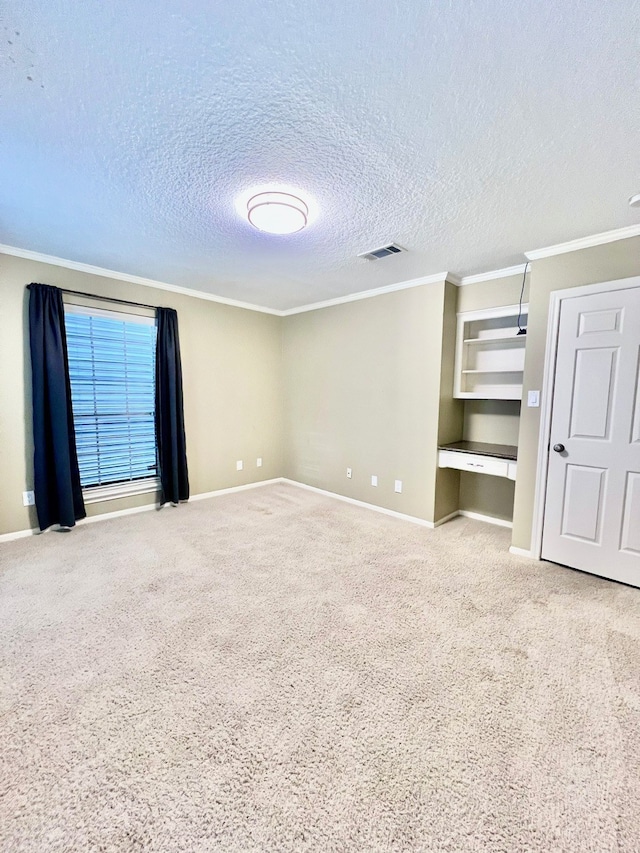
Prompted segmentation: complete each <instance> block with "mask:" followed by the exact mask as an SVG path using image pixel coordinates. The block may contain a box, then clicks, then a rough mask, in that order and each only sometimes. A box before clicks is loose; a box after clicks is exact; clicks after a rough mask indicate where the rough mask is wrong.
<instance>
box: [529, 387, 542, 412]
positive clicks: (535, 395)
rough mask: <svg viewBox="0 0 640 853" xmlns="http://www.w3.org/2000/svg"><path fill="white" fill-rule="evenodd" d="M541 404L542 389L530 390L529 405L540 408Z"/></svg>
mask: <svg viewBox="0 0 640 853" xmlns="http://www.w3.org/2000/svg"><path fill="white" fill-rule="evenodd" d="M539 405H540V391H529V393H528V394H527V406H529V407H530V408H532V409H535V408H538V406H539Z"/></svg>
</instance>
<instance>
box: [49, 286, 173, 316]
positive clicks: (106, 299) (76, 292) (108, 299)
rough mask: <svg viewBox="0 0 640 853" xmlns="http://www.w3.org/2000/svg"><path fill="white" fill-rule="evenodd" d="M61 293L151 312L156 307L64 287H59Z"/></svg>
mask: <svg viewBox="0 0 640 853" xmlns="http://www.w3.org/2000/svg"><path fill="white" fill-rule="evenodd" d="M60 290H61V291H62V292H63V293H72V294H73V295H74V296H86V297H87V298H88V299H100V300H102V301H103V302H117V303H118V304H119V305H135V307H136V308H149V309H151V311H157V310H158V306H157V305H145V304H144V302H131V301H129V300H128V299H116V298H115V296H97V295H96V294H95V293H83V292H82V291H81V290H68V289H67V288H66V287H61V288H60Z"/></svg>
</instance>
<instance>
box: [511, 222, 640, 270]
mask: <svg viewBox="0 0 640 853" xmlns="http://www.w3.org/2000/svg"><path fill="white" fill-rule="evenodd" d="M629 237H640V225H627V226H626V227H625V228H616V229H615V230H613V231H603V232H602V234H592V235H591V236H590V237H580V238H579V239H577V240H569V242H568V243H558V244H557V245H555V246H547V247H546V248H545V249H534V250H533V251H531V252H525V253H524V256H525V258H528V259H529V260H530V261H539V260H542V258H551V257H553V256H554V255H564V254H565V253H566V252H577V251H579V250H580V249H590V248H591V247H592V246H602V245H603V244H604V243H615V242H616V240H626V239H628V238H629Z"/></svg>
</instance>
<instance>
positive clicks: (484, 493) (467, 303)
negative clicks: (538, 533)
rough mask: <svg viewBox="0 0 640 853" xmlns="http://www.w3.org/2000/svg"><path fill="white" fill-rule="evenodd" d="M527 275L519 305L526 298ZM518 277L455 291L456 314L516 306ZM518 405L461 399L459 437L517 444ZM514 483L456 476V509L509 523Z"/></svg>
mask: <svg viewBox="0 0 640 853" xmlns="http://www.w3.org/2000/svg"><path fill="white" fill-rule="evenodd" d="M529 279H530V275H529V274H527V278H526V281H525V289H524V296H523V302H525V303H526V302H527V299H528V295H529ZM521 289H522V275H515V276H508V277H507V278H499V279H493V280H491V281H482V282H478V283H477V284H469V285H466V286H464V287H460V288H459V289H458V306H457V310H458V311H460V312H461V311H479V310H482V309H485V308H499V307H501V306H504V305H517V304H518V301H519V299H520V291H521ZM519 428H520V403H519V402H518V401H515V400H465V401H464V426H463V437H464V438H465V439H466V440H467V441H487V442H493V443H495V444H514V445H517V444H518V432H519ZM514 489H515V484H514V482H513V481H512V480H507V479H506V478H503V477H489V476H487V475H484V474H468V473H466V472H463V473H461V475H460V495H459V502H460V509H462V510H466V511H468V512H478V513H480V514H482V515H488V516H492V517H494V518H500V519H503V520H505V521H511V520H512V518H513V504H514Z"/></svg>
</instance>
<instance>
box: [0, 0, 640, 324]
mask: <svg viewBox="0 0 640 853" xmlns="http://www.w3.org/2000/svg"><path fill="white" fill-rule="evenodd" d="M3 8H4V11H3V12H2V13H1V15H2V18H1V28H2V30H1V35H2V48H1V50H0V73H1V79H0V82H1V99H0V170H1V174H2V179H1V181H0V242H2V243H5V244H10V245H14V246H19V247H22V248H25V249H32V250H35V251H39V252H43V253H47V254H50V255H57V256H59V257H64V258H70V259H72V260H75V261H80V262H84V263H88V264H95V265H98V266H102V267H107V268H110V269H115V270H121V271H122V272H126V273H130V274H135V275H140V276H145V277H148V278H154V279H158V280H160V281H165V282H169V283H174V284H179V285H183V286H186V287H191V288H197V289H201V290H204V291H207V292H210V293H215V294H217V295H220V296H224V297H228V298H232V299H240V300H244V301H247V302H253V303H257V304H261V305H265V306H270V307H273V308H289V307H293V306H297V305H301V304H305V303H310V302H317V301H319V300H323V299H331V298H334V297H339V296H342V295H344V294H348V293H352V292H356V291H361V290H367V289H371V288H375V287H381V286H384V285H388V284H393V283H395V282H398V281H403V280H406V279H411V278H415V277H418V276H422V275H429V274H432V273H436V272H439V271H441V270H446V269H448V270H452V271H453V272H455V273H457V274H460V275H462V274H470V273H475V272H480V271H482V270H487V269H495V268H498V267H505V266H509V265H512V264H517V263H521V262H522V261H523V260H524V258H523V252H524V251H525V250H527V249H531V248H535V247H537V246H544V245H550V244H553V243H558V242H562V241H566V240H570V239H573V238H577V237H582V236H584V235H588V234H592V233H596V232H600V231H606V230H609V229H613V228H619V227H622V226H625V225H632V224H635V223H637V222H638V221H640V211H638V210H632V209H631V208H629V207H628V206H627V204H626V200H627V198H628V197H629V196H630V195H631V194H632V193H634V192H639V191H640V171H639V169H638V152H639V151H640V133H639V128H640V91H639V88H640V87H639V73H638V55H639V50H640V26H639V21H640V0H608V2H606V3H603V2H601V0H598V2H593V0H564V2H562V3H551V2H549V3H540V2H535V3H534V2H498V0H477V1H476V2H473V3H468V2H465V3H457V4H451V3H443V2H441V0H413V2H400V0H396V2H392V1H391V2H390V0H384V2H383V0H360V2H349V3H345V2H344V0H305V2H299V0H269V2H265V0H234V2H211V0H174V2H170V0H155V2H153V3H152V2H150V0H146V2H143V1H142V0H110V2H108V3H101V2H98V0H90V2H85V3H73V2H71V0H67V2H61V0H5V2H4V4H3ZM269 182H275V183H283V184H287V185H293V186H297V187H299V188H300V189H301V190H303V191H304V192H306V193H307V194H308V195H309V196H311V197H312V199H314V200H315V202H316V204H317V207H318V216H317V218H316V221H315V222H314V223H313V224H312V225H310V226H309V227H308V228H307V229H306V230H304V231H302V232H300V233H299V234H296V235H292V236H289V237H270V236H267V235H264V234H261V233H259V232H258V231H256V230H254V229H253V228H252V227H251V226H250V225H249V224H248V223H247V222H246V221H243V220H241V219H240V218H239V217H238V215H237V213H236V211H235V207H234V203H235V199H236V197H237V196H238V195H239V194H240V193H242V192H243V191H245V190H246V189H247V188H249V187H251V186H254V185H262V184H265V183H269ZM391 241H395V242H398V243H399V244H401V245H402V246H404V247H406V248H408V249H409V252H408V253H407V254H403V255H399V256H397V257H392V258H388V259H386V260H384V261H376V262H371V261H367V260H362V259H358V258H357V257H356V255H357V254H358V253H360V252H364V251H366V250H368V249H371V248H374V247H377V246H379V245H383V244H386V243H388V242H391Z"/></svg>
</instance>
